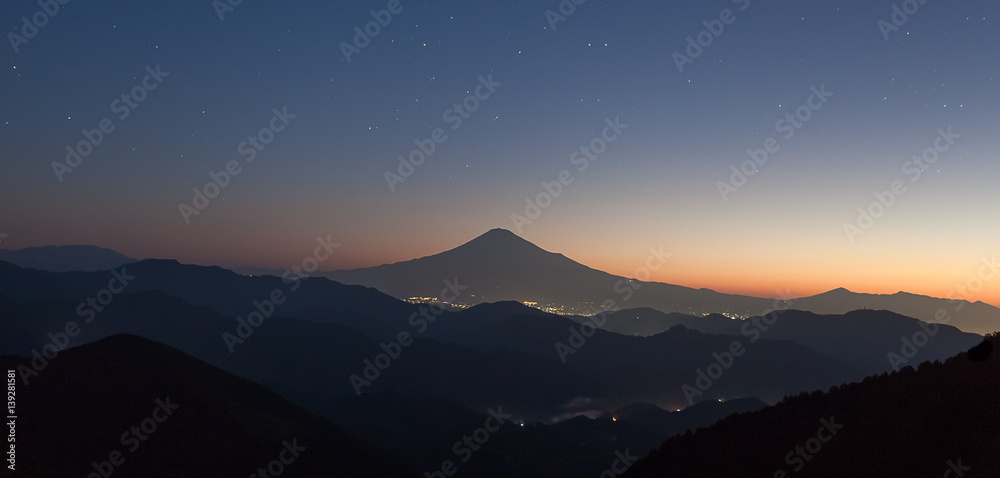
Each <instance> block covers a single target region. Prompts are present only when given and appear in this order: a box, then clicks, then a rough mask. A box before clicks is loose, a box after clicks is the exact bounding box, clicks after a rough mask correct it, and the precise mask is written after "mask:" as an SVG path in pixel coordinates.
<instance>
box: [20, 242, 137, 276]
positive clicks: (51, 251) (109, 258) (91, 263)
mask: <svg viewBox="0 0 1000 478" xmlns="http://www.w3.org/2000/svg"><path fill="white" fill-rule="evenodd" d="M0 261H6V262H10V263H11V264H16V265H18V266H21V267H30V268H32V269H41V270H44V271H52V272H70V271H103V270H108V269H114V268H116V267H118V266H121V265H124V264H130V263H132V262H135V261H136V259H133V258H131V257H127V256H125V255H123V254H120V253H118V252H116V251H113V250H111V249H106V248H103V247H96V246H83V245H73V246H41V247H27V248H24V249H17V250H10V249H0Z"/></svg>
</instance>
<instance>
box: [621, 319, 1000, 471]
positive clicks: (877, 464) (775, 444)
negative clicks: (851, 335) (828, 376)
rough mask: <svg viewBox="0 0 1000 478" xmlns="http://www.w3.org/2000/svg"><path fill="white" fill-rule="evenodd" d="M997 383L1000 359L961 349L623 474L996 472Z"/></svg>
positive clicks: (698, 436)
mask: <svg viewBox="0 0 1000 478" xmlns="http://www.w3.org/2000/svg"><path fill="white" fill-rule="evenodd" d="M987 340H988V341H989V342H991V343H992V344H994V345H995V344H996V342H997V341H998V336H997V335H996V334H993V335H990V336H989V337H988V338H987ZM979 358H983V357H979ZM998 386H1000V356H998V355H997V354H991V355H990V356H989V357H988V358H986V359H985V360H971V359H970V357H969V354H966V353H962V354H959V355H956V356H955V357H952V358H950V359H948V360H947V361H945V362H943V363H942V362H934V363H931V362H925V363H923V364H921V365H920V366H919V367H918V368H917V369H914V368H912V367H908V368H904V369H903V370H901V371H899V372H893V373H891V374H882V375H879V376H875V377H868V378H866V379H865V380H864V381H862V382H859V383H852V384H848V385H843V386H840V387H833V388H832V389H830V390H829V391H828V392H825V393H824V392H819V391H817V392H813V393H803V394H800V395H798V396H795V397H789V398H787V399H785V400H784V401H782V402H781V403H779V404H777V405H775V406H773V407H769V408H766V409H763V410H760V411H757V412H752V413H746V414H740V415H733V416H730V417H728V418H726V419H723V420H722V421H720V422H719V423H717V424H715V425H713V426H711V427H708V428H707V429H704V430H700V431H697V432H695V433H693V434H685V435H684V436H679V437H675V438H672V439H670V440H667V441H666V442H665V443H664V444H663V445H662V446H661V447H660V449H658V450H657V451H656V452H654V453H652V454H650V456H648V457H647V458H645V459H644V460H642V461H640V462H639V463H637V464H636V465H634V466H633V467H632V468H631V469H630V470H629V471H628V473H627V474H626V475H625V476H627V477H633V478H635V477H662V476H733V477H741V476H748V477H749V476H807V477H843V476H880V477H940V476H996V475H997V466H998V465H1000V455H998V454H997V453H996V450H997V449H998V445H1000V394H998V393H997V391H998ZM834 432H835V433H834ZM959 466H962V467H968V469H966V470H963V473H962V474H961V475H959V474H958V473H957V472H956V471H954V470H957V469H959V468H958V467H959ZM948 470H953V471H951V472H948ZM781 472H784V473H785V474H784V475H782V474H780V473H781Z"/></svg>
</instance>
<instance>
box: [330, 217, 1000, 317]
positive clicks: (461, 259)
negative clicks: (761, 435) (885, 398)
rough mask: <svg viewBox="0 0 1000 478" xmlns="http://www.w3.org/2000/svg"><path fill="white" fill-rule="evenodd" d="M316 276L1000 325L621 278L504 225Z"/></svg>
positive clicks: (544, 297)
mask: <svg viewBox="0 0 1000 478" xmlns="http://www.w3.org/2000/svg"><path fill="white" fill-rule="evenodd" d="M662 253H665V251H657V250H655V249H654V250H651V251H650V258H651V260H653V261H661V260H662V261H663V267H667V268H669V267H670V263H669V258H664V257H662ZM639 265H640V266H641V264H639ZM317 274H318V275H323V276H325V277H328V278H330V279H333V280H335V281H338V282H342V283H345V284H359V285H365V286H369V287H374V288H376V289H378V290H380V291H382V292H385V293H386V294H389V295H391V296H393V297H397V298H408V297H438V296H439V294H440V293H441V291H442V283H443V281H445V280H457V281H458V283H460V284H462V285H463V286H466V287H467V289H466V290H465V291H463V294H462V295H461V296H460V297H459V298H458V299H457V302H462V303H464V304H479V303H484V302H498V301H506V300H512V301H521V302H523V301H533V302H538V303H539V306H540V307H542V306H552V307H556V308H558V307H563V309H561V311H562V313H577V314H583V315H589V314H593V313H596V312H598V311H600V310H603V308H604V305H605V304H606V303H608V301H610V303H611V305H612V306H613V309H626V308H628V309H633V308H642V307H648V308H651V309H655V310H658V311H661V312H665V313H671V312H677V313H683V314H689V315H704V314H711V313H718V314H725V315H727V316H742V317H751V316H756V315H762V314H766V313H767V312H769V311H770V310H772V309H775V308H787V307H793V308H796V309H800V310H807V311H811V312H815V313H818V314H844V313H847V312H850V311H853V310H857V309H876V310H891V311H894V312H896V313H899V314H902V315H905V316H908V317H913V318H916V319H920V320H923V321H925V322H932V321H938V319H937V317H939V316H940V315H939V314H941V312H939V311H941V310H944V311H946V313H947V314H948V315H947V321H944V322H943V323H945V324H947V325H952V326H954V327H957V328H959V329H961V330H963V331H966V332H972V333H978V334H986V333H990V332H993V331H995V330H1000V308H997V307H994V306H992V305H989V304H985V303H982V302H974V303H973V302H967V301H965V300H954V301H953V300H949V299H940V298H934V297H927V296H921V295H916V294H909V293H904V292H900V293H897V294H892V295H877V294H858V293H854V292H851V291H848V290H846V289H842V288H840V289H835V290H832V291H830V292H826V293H823V294H818V295H815V296H811V297H802V298H795V299H790V300H787V301H776V300H774V299H771V298H760V297H750V296H746V295H738V294H724V293H720V292H716V291H713V290H710V289H694V288H690V287H684V286H679V285H673V284H666V283H661V282H646V281H640V280H637V279H635V278H627V277H621V276H615V275H612V274H609V273H607V272H603V271H600V270H597V269H593V268H590V267H587V266H585V265H583V264H580V263H578V262H575V261H573V260H572V259H570V258H567V257H566V256H564V255H562V254H557V253H553V252H548V251H546V250H544V249H542V248H540V247H538V246H536V245H534V244H532V243H531V242H529V241H527V240H525V239H523V238H521V237H519V236H517V235H516V234H514V233H513V232H510V231H508V230H505V229H492V230H490V231H488V232H486V233H484V234H482V235H480V236H479V237H476V238H475V239H472V240H471V241H469V242H467V243H465V244H462V245H460V246H458V247H455V248H453V249H450V250H447V251H444V252H441V253H439V254H434V255H431V256H427V257H422V258H419V259H412V260H408V261H403V262H397V263H394V264H385V265H381V266H377V267H367V268H360V269H350V270H338V271H329V272H321V273H320V272H318V273H317ZM556 310H559V309H556Z"/></svg>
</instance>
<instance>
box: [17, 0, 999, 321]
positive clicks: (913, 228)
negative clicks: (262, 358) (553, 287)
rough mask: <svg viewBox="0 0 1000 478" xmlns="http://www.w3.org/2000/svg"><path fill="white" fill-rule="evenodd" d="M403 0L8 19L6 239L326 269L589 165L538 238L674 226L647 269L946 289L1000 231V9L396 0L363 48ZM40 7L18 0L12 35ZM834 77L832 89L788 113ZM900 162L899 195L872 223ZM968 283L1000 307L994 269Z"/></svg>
mask: <svg viewBox="0 0 1000 478" xmlns="http://www.w3.org/2000/svg"><path fill="white" fill-rule="evenodd" d="M387 3H388V2H387V1H381V0H376V1H363V2H362V1H340V2H318V1H300V2H276V1H270V2H265V1H260V0H247V1H244V2H243V3H242V4H241V5H239V6H237V7H235V8H234V9H233V11H230V12H226V13H225V14H224V16H223V20H220V18H219V16H218V14H217V12H216V10H215V8H213V3H212V2H211V1H210V0H199V1H193V2H190V1H184V2H150V1H105V2H100V3H94V2H70V3H69V4H68V5H64V6H61V7H60V11H59V12H57V13H56V14H55V16H53V17H51V18H48V16H47V15H44V14H43V16H44V17H46V18H47V19H48V21H47V23H46V24H45V25H44V26H43V27H40V28H38V31H37V33H36V34H35V35H34V36H33V37H32V38H31V39H30V40H28V42H27V43H26V44H20V45H19V48H18V52H16V53H15V52H14V48H13V47H12V46H11V44H10V37H9V35H8V36H7V39H8V41H7V43H6V44H5V45H4V46H3V47H0V52H2V53H0V56H2V59H3V61H2V67H3V68H2V70H0V75H2V76H0V84H2V88H0V158H2V159H0V198H2V200H0V234H6V237H4V236H0V240H2V243H0V247H3V248H11V249H17V248H22V247H29V246H38V245H45V244H93V245H99V246H103V247H109V248H112V249H115V250H118V251H120V252H122V253H125V254H127V255H129V256H132V257H140V258H144V257H164V258H176V259H179V260H181V261H182V262H189V263H199V264H218V265H222V266H228V267H231V266H238V265H247V266H262V267H275V268H285V267H288V266H289V265H290V264H293V263H296V262H298V261H300V260H301V259H302V258H303V257H305V256H306V255H309V254H310V253H311V251H312V246H311V244H313V243H314V241H315V238H316V236H320V235H322V236H324V237H325V236H327V235H330V236H331V238H332V239H333V240H334V241H337V242H339V243H341V244H342V246H341V248H340V249H339V251H338V254H337V255H335V256H334V257H333V258H331V259H330V260H329V261H328V262H326V263H324V264H323V265H322V267H323V268H324V269H339V268H351V267H361V266H371V265H378V264H382V263H387V262H395V261H399V260H406V259H410V258H414V257H419V256H424V255H429V254H433V253H436V252H440V251H442V250H445V249H448V248H451V247H454V246H457V245H459V244H461V243H463V242H465V241H468V240H469V239H472V238H473V237H475V236H477V235H479V234H481V233H483V232H485V231H486V230H488V229H490V228H493V227H504V228H507V229H515V227H514V224H513V223H512V220H511V214H513V213H520V214H524V209H525V198H526V197H535V196H536V195H538V194H539V193H540V192H542V191H543V189H542V186H541V182H542V181H552V180H555V179H557V178H558V175H559V172H560V171H561V170H564V169H566V170H569V171H570V174H571V175H572V178H573V183H572V184H571V185H569V186H567V187H565V188H564V190H563V191H562V193H561V195H559V197H557V198H555V199H554V201H553V202H552V205H551V206H549V207H547V208H545V209H544V210H543V211H542V214H541V215H540V216H539V217H538V218H537V219H536V220H534V221H533V222H532V223H531V224H529V225H526V226H524V227H523V228H522V229H521V230H520V235H521V236H522V237H524V238H526V239H528V240H530V241H532V242H534V243H536V244H538V245H539V246H541V247H543V248H545V249H547V250H551V251H556V252H562V253H564V254H565V255H567V256H568V257H570V258H572V259H575V260H577V261H579V262H582V263H584V264H587V265H589V266H591V267H595V268H599V269H603V270H606V271H609V272H612V273H616V274H622V275H633V274H634V272H635V269H636V268H637V267H639V266H641V265H642V264H643V262H644V261H645V258H646V255H647V254H648V253H647V250H648V248H649V247H660V246H662V247H663V248H664V250H667V251H670V252H672V253H673V257H672V258H671V260H670V262H669V263H668V264H666V265H665V267H664V268H662V269H660V270H659V271H656V272H655V273H654V275H653V279H654V280H660V281H664V282H670V283H675V284H681V285H687V286H693V287H709V288H713V289H716V290H720V291H726V292H745V293H752V294H759V295H768V296H773V295H775V291H776V290H778V289H781V290H783V291H784V290H786V289H788V290H790V291H791V293H792V294H793V295H808V294H813V293H818V292H822V291H824V290H828V289H832V288H835V287H840V286H843V287H847V288H849V289H851V290H855V291H859V292H877V293H892V292H895V291H898V290H906V291H910V292H915V293H923V294H929V295H934V296H946V295H947V294H948V293H949V292H950V291H952V290H953V288H954V287H955V285H956V284H965V283H966V282H967V281H968V280H969V278H971V277H974V276H975V275H976V274H977V272H978V271H979V269H980V267H979V266H980V264H981V263H982V258H984V257H985V258H991V257H993V256H994V255H995V254H997V252H1000V251H998V249H1000V221H998V214H997V212H996V211H997V207H996V206H997V203H998V201H997V193H996V191H997V187H996V181H997V178H998V174H997V173H998V172H1000V164H998V162H997V160H996V155H997V151H998V150H1000V62H998V61H997V58H998V55H997V53H998V49H997V45H1000V28H998V25H997V20H998V19H1000V15H998V13H1000V5H998V4H997V3H996V2H992V1H988V0H970V1H960V2H948V3H946V2H943V1H940V0H929V1H927V3H925V4H924V5H921V6H920V7H919V9H918V10H917V12H916V13H914V14H912V15H911V16H909V18H907V19H906V21H905V23H903V24H902V25H900V26H899V28H898V31H891V32H889V33H888V39H886V38H884V36H883V33H882V31H880V28H879V26H878V22H879V21H880V20H883V21H886V22H891V21H892V18H891V17H892V15H893V4H894V2H893V1H890V0H879V1H869V2H858V1H855V2H795V1H790V0H782V1H771V2H763V1H760V0H751V1H750V2H749V6H747V8H746V9H745V10H741V9H740V7H741V6H746V5H745V4H746V3H747V2H745V1H744V0H740V1H739V2H734V1H731V0H724V1H723V0H713V1H707V2H694V1H690V2H676V1H653V0H650V1H619V2H601V3H598V2H593V1H587V2H584V3H583V4H582V5H579V6H578V7H577V9H576V11H575V12H573V13H572V14H571V15H569V16H567V17H566V19H565V21H564V22H559V23H557V25H556V29H555V30H553V29H552V28H551V27H550V23H549V20H548V19H547V18H546V13H545V12H546V10H553V11H557V10H558V8H559V2H558V1H555V0H551V1H543V2H539V1H509V0H506V1H463V2H460V1H444V0H441V1H433V2H425V3H418V2H411V1H407V0H403V1H402V3H401V5H402V8H403V10H402V12H400V13H399V14H397V15H394V16H393V18H392V21H391V23H389V24H388V25H387V26H385V27H384V28H382V29H381V30H382V31H381V32H380V33H379V35H378V36H376V37H374V38H373V39H371V43H370V45H368V46H367V47H365V48H364V49H362V50H361V52H360V53H357V54H355V55H353V56H352V57H351V61H350V63H348V62H347V61H345V59H344V55H343V54H342V50H341V47H340V44H341V43H342V42H352V41H353V38H354V36H355V32H354V30H353V29H354V27H356V26H357V27H361V28H364V26H365V24H366V23H368V22H370V21H372V17H371V16H370V14H369V11H370V10H373V9H374V10H382V9H385V8H386V7H387ZM895 3H896V4H897V5H900V6H901V5H903V3H904V2H899V1H896V2H895ZM727 8H728V9H731V10H732V11H733V12H734V15H735V21H734V22H733V23H731V24H729V25H725V26H724V30H723V31H722V33H721V35H719V36H718V37H717V38H714V39H713V41H712V43H711V45H709V46H708V47H706V48H704V51H703V52H702V53H701V55H700V56H698V57H697V58H693V62H692V63H690V64H687V65H685V67H684V71H683V72H680V71H678V67H677V66H676V64H675V60H674V59H673V58H672V54H673V53H674V52H681V53H683V52H684V49H685V47H686V46H687V37H688V36H691V37H695V36H697V35H698V34H699V32H701V31H703V30H705V29H706V27H705V26H704V25H703V24H702V22H703V21H706V20H712V19H717V18H719V16H720V12H721V11H722V10H723V9H727ZM39 11H40V7H39V5H38V4H37V3H36V2H33V1H21V0H18V1H7V2H3V4H2V6H0V12H2V15H0V18H2V19H3V23H2V25H3V29H4V31H5V34H8V33H11V32H14V33H18V34H20V32H21V28H22V20H21V17H24V16H27V17H31V16H32V15H34V14H35V13H36V12H39ZM897 20H899V18H897ZM890 24H891V23H890ZM156 65H159V66H160V68H161V70H162V71H164V72H168V73H169V76H167V77H165V78H163V79H162V83H160V84H159V86H158V87H157V88H156V89H155V90H152V91H148V95H147V97H146V98H145V100H144V101H142V102H141V103H138V104H137V105H138V106H137V108H135V109H134V110H131V111H130V114H129V116H128V117H126V118H124V119H119V117H118V113H117V112H113V111H112V109H111V107H112V102H113V101H114V100H116V99H118V98H119V97H120V96H121V95H122V94H123V93H127V92H129V91H130V90H132V89H133V87H136V86H137V85H140V84H141V83H142V80H143V77H144V76H145V75H146V72H145V70H146V67H147V66H149V67H155V66H156ZM490 74H492V75H493V76H492V77H493V79H494V80H495V81H497V82H500V83H501V86H499V87H497V88H496V90H495V92H494V93H493V95H492V96H491V97H490V98H489V99H487V100H484V101H483V102H482V103H481V104H480V105H479V107H478V109H477V110H476V111H474V112H472V113H471V115H470V117H469V118H468V119H467V120H465V121H464V122H463V124H462V125H461V127H460V128H458V129H456V130H452V129H451V128H450V126H451V124H449V123H447V122H445V121H444V119H443V117H442V114H443V112H444V111H445V110H447V109H449V108H450V107H451V106H452V105H453V104H454V103H458V102H461V101H463V100H464V99H465V97H466V96H467V94H468V92H469V91H471V90H473V89H474V88H475V87H476V85H477V84H478V82H479V80H478V79H477V78H478V77H479V76H481V75H482V76H488V75H490ZM821 85H825V89H826V90H828V91H831V92H833V93H834V94H833V96H832V97H830V98H829V99H828V101H827V102H826V103H825V104H823V105H822V107H821V108H819V109H818V110H816V111H812V112H811V118H810V119H809V120H808V121H807V122H805V123H804V124H802V127H801V128H799V129H797V130H795V132H794V135H793V136H792V137H791V138H786V137H785V134H784V133H783V132H779V131H776V122H777V121H779V120H781V119H782V118H783V117H784V116H785V115H786V114H789V113H794V112H795V110H796V108H798V107H799V106H801V105H804V104H805V103H806V101H807V98H808V97H809V95H810V88H811V87H817V88H819V87H820V86H821ZM276 107H277V108H278V109H281V108H287V111H288V112H289V113H291V114H294V115H295V116H296V117H295V119H293V120H291V122H290V123H289V124H288V126H287V127H286V128H285V129H284V130H283V131H281V132H279V133H276V134H275V137H274V140H273V142H271V143H270V144H268V145H267V147H266V149H264V150H263V151H260V152H259V153H258V154H257V156H256V159H255V160H254V161H253V162H252V163H247V162H246V161H245V156H243V155H241V154H240V153H239V152H238V150H237V148H238V147H239V145H240V143H241V142H242V141H245V140H246V139H247V136H248V135H252V134H256V133H257V132H258V130H260V129H261V128H262V127H264V126H265V125H266V124H268V122H269V121H270V119H271V117H272V115H273V113H272V109H273V108H276ZM616 117H620V119H621V121H622V122H623V123H626V124H627V125H628V129H626V130H625V131H623V132H622V134H621V136H620V137H619V138H618V139H617V140H616V141H614V142H613V143H611V144H610V145H609V147H608V148H607V151H605V152H604V153H603V154H601V155H599V157H598V159H597V160H596V161H594V162H592V163H590V165H589V167H588V168H587V169H586V170H584V171H579V170H578V169H577V167H576V166H575V165H573V164H571V163H570V156H571V155H572V154H573V153H574V152H575V151H577V150H579V149H580V147H581V146H584V145H587V144H590V142H591V141H592V140H593V139H594V138H596V137H598V136H600V134H601V132H602V129H603V127H604V122H605V119H609V118H616ZM102 118H111V119H112V121H113V124H114V126H115V129H114V131H113V132H112V133H110V134H108V135H106V137H105V138H104V139H103V140H102V142H101V144H100V145H97V147H96V148H95V150H94V152H93V153H92V154H91V155H89V156H88V157H86V158H85V159H84V160H83V162H82V164H80V165H79V166H78V167H77V168H75V169H74V171H73V172H72V173H68V174H65V175H63V181H62V182H60V181H59V180H58V179H57V177H56V174H55V173H54V172H53V168H52V162H53V161H63V160H64V158H65V156H66V150H65V148H66V146H67V145H76V144H77V143H78V142H80V141H81V140H83V139H84V136H83V133H82V130H84V129H87V130H92V129H95V128H98V126H99V123H100V121H101V119H102ZM438 127H440V128H443V129H445V131H446V133H447V135H448V139H447V140H446V141H444V142H443V143H442V144H440V145H438V146H437V149H436V151H435V152H434V153H433V154H432V155H431V156H430V157H429V158H428V159H426V161H425V162H424V163H423V164H422V165H420V166H418V167H417V168H416V170H415V172H414V173H413V175H412V176H410V177H409V178H407V179H406V181H405V182H404V183H402V184H399V185H397V186H396V190H395V191H390V189H389V187H388V186H387V182H386V179H385V177H384V172H385V171H388V170H395V168H396V166H397V165H398V160H397V156H398V155H407V154H409V153H410V151H411V150H413V149H414V148H415V146H414V140H418V139H423V138H427V137H429V136H430V133H431V130H432V129H434V128H438ZM948 127H951V128H952V129H953V131H954V133H956V134H959V135H961V137H960V138H959V139H957V140H955V142H954V144H952V145H949V149H948V150H947V151H944V152H942V153H940V158H939V159H938V161H937V162H936V163H935V164H934V165H932V166H931V167H930V168H929V169H928V170H927V171H924V172H923V174H922V175H921V176H920V177H919V179H918V180H916V181H912V180H911V176H909V175H907V174H905V173H904V172H903V167H904V163H905V162H906V161H908V160H909V159H910V158H911V157H912V156H913V155H919V154H921V153H922V152H923V151H924V150H925V149H926V148H928V147H932V146H933V144H934V141H935V138H936V137H937V136H938V133H937V130H938V128H945V129H947V128H948ZM768 138H775V140H776V141H778V144H779V145H780V150H779V151H778V152H777V153H775V154H773V155H771V156H770V158H769V160H768V162H767V163H766V164H764V165H762V166H761V167H760V168H759V171H758V172H757V173H756V174H755V175H754V176H752V177H750V178H749V180H748V181H747V182H746V184H744V185H743V186H741V187H740V188H738V190H737V191H735V192H733V193H732V194H730V195H729V196H728V200H726V201H723V200H722V198H721V196H720V194H719V192H718V190H717V186H716V183H717V181H720V180H723V181H724V180H728V178H729V177H730V175H731V171H730V167H731V166H738V165H739V164H740V163H741V162H743V161H744V160H746V159H748V156H747V154H746V150H747V149H750V148H761V147H762V146H763V144H764V141H765V140H766V139H768ZM231 160H236V161H238V162H239V163H240V164H241V166H242V171H241V172H240V174H239V175H237V176H235V177H233V178H232V179H231V182H230V183H229V184H228V185H227V187H226V188H224V189H223V190H222V193H221V194H220V196H219V197H216V198H214V199H212V200H211V201H210V203H209V205H208V207H207V208H205V209H204V210H203V211H202V212H201V214H199V215H197V216H192V217H191V218H190V224H185V221H184V220H183V219H182V216H181V214H180V213H179V210H178V206H179V204H180V203H182V202H185V203H188V204H190V203H191V201H192V196H193V192H192V188H195V187H199V188H200V187H203V186H204V185H205V183H206V182H208V181H209V180H210V178H209V172H213V171H220V170H223V169H224V168H225V167H226V164H227V162H229V161H231ZM894 180H902V181H903V182H904V183H905V185H906V188H907V189H906V192H905V194H903V195H901V196H899V197H896V198H895V202H894V203H893V204H892V206H890V207H889V208H887V209H886V211H885V212H884V214H883V215H882V216H881V217H880V218H878V219H876V220H875V221H874V224H873V225H872V226H871V227H870V229H868V230H867V231H866V232H865V233H864V234H863V235H858V236H856V237H854V239H855V240H854V241H853V242H851V241H849V240H848V237H847V235H846V234H845V231H844V224H845V223H846V222H855V221H856V220H857V216H858V212H857V208H859V207H867V206H868V205H869V204H870V203H872V202H873V201H875V197H874V196H873V193H874V192H875V191H882V190H887V189H889V188H890V184H891V183H892V182H893V181H894ZM972 297H974V298H976V299H980V300H984V301H987V302H991V303H993V304H998V305H1000V277H997V278H996V280H993V281H985V283H984V285H983V287H982V290H981V291H979V292H978V293H976V294H974V295H973V296H972Z"/></svg>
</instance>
